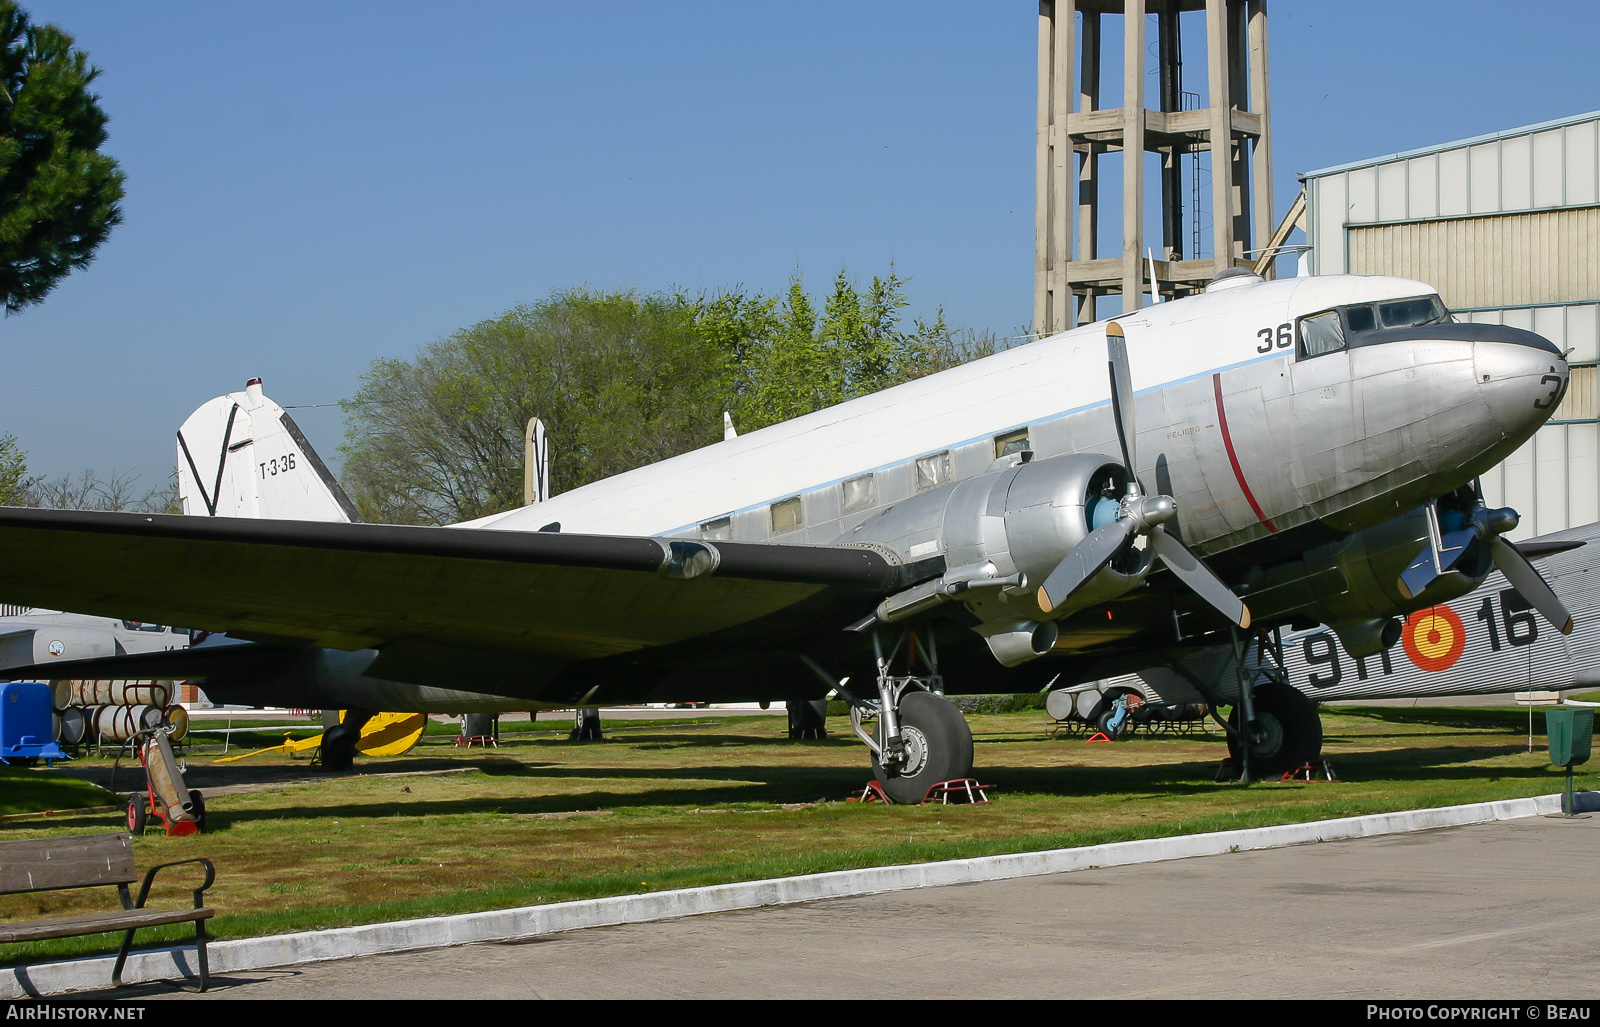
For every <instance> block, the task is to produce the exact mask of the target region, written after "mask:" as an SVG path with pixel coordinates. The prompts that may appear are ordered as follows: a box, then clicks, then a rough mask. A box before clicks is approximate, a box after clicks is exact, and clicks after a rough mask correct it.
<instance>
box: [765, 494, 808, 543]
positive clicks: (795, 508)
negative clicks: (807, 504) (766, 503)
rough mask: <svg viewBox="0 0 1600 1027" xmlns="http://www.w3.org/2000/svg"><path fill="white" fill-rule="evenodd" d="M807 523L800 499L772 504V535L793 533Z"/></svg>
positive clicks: (796, 497)
mask: <svg viewBox="0 0 1600 1027" xmlns="http://www.w3.org/2000/svg"><path fill="white" fill-rule="evenodd" d="M803 523H805V518H804V517H803V516H802V515H801V511H800V497H799V496H794V497H792V498H790V499H780V500H779V501H778V502H776V503H773V504H772V533H773V534H774V535H782V534H783V533H785V532H788V531H793V530H795V529H796V528H798V527H800V525H801V524H803Z"/></svg>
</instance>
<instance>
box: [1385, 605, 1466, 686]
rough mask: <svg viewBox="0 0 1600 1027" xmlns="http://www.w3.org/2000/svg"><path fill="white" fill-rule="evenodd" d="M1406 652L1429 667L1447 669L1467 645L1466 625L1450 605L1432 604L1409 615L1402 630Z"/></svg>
mask: <svg viewBox="0 0 1600 1027" xmlns="http://www.w3.org/2000/svg"><path fill="white" fill-rule="evenodd" d="M1400 641H1401V643H1402V644H1404V645H1405V647H1406V655H1407V656H1409V657H1411V662H1412V663H1415V664H1416V665H1417V666H1418V667H1421V668H1422V669H1423V670H1426V671H1441V670H1448V669H1449V668H1450V667H1451V666H1453V665H1454V664H1455V662H1456V661H1457V660H1459V659H1461V652H1462V650H1464V649H1465V648H1466V647H1467V629H1466V627H1465V626H1464V625H1462V623H1461V618H1460V617H1458V616H1456V611H1454V610H1452V609H1450V607H1448V606H1443V605H1440V606H1430V607H1428V608H1427V609H1426V610H1418V611H1417V612H1416V613H1413V614H1412V615H1411V616H1409V617H1407V618H1406V626H1405V629H1404V630H1403V631H1401V632H1400Z"/></svg>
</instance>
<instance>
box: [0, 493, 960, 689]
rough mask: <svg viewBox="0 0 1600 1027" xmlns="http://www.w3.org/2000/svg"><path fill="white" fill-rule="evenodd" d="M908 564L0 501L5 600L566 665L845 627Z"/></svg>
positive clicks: (688, 545)
mask: <svg viewBox="0 0 1600 1027" xmlns="http://www.w3.org/2000/svg"><path fill="white" fill-rule="evenodd" d="M918 566H919V565H912V566H911V567H903V566H898V565H896V564H895V563H894V562H892V561H891V559H890V558H887V557H886V556H884V555H881V554H879V553H878V552H876V551H872V550H867V549H862V548H845V547H826V546H795V545H789V546H782V545H758V544H750V543H736V542H717V543H715V544H711V543H701V542H693V541H686V540H666V539H663V540H657V539H654V538H630V537H610V536H596V535H572V534H561V533H559V532H516V531H495V530H481V529H477V530H475V529H459V528H427V527H407V526H398V525H380V524H345V523H327V522H303V521H272V520H255V519H242V518H228V517H208V518H198V517H184V516H171V515H161V514H119V513H95V512H81V511H62V510H29V509H13V508H0V602H7V603H20V604H28V605H32V606H39V607H48V608H51V609H66V610H75V611H78V612H82V613H96V614H105V615H107V616H116V617H134V618H138V619H140V620H147V621H155V622H159V623H164V624H180V625H183V626H185V627H191V628H204V629H208V630H212V631H225V632H228V633H229V634H230V635H233V636H236V637H243V638H250V639H255V640H260V641H268V642H279V643H286V644H301V645H314V646H322V647H326V648H333V649H347V650H348V649H360V648H372V647H379V646H391V647H395V646H398V647H400V648H404V646H406V645H413V646H415V645H422V646H429V645H432V646H442V647H447V648H449V649H453V650H457V651H459V650H477V651H491V652H498V653H503V654H517V653H523V654H528V655H530V656H538V657H543V658H546V659H547V660H550V661H554V662H559V663H562V664H567V663H573V662H578V661H582V660H589V659H595V658H599V657H604V656H611V655H616V654H620V653H626V652H631V651H635V650H639V649H644V648H648V647H653V646H662V645H668V644H671V643H674V642H682V641H685V640H688V639H693V638H697V637H700V636H704V635H708V634H712V633H714V632H719V631H724V630H727V629H729V628H734V627H737V626H739V625H742V624H746V623H748V622H750V621H753V620H757V619H760V618H763V617H769V616H772V615H774V614H779V613H781V612H783V611H785V610H789V609H791V608H794V607H796V606H798V605H800V604H805V605H806V607H807V608H808V609H813V610H814V609H815V608H816V607H817V605H818V603H817V602H816V600H817V599H818V597H821V598H823V599H824V600H827V601H825V602H824V603H823V605H825V606H828V607H830V608H831V607H834V606H837V607H838V608H839V610H840V611H841V612H840V614H839V615H840V617H841V618H843V619H841V621H840V627H843V626H844V624H846V623H848V622H849V620H851V619H854V617H858V616H860V614H861V613H864V612H867V611H870V610H871V608H872V606H873V604H874V603H875V602H876V601H877V600H878V599H880V598H881V597H882V596H884V595H886V594H888V593H890V592H892V591H894V590H895V589H897V588H901V587H904V583H905V582H906V581H907V579H908V577H909V578H910V579H911V580H915V577H914V576H913V575H912V573H911V572H912V571H913V570H914V568H916V567H918ZM941 569H942V568H941ZM941 569H932V570H930V572H929V574H928V575H926V576H932V575H936V574H938V573H940V570H941ZM845 611H849V612H851V613H852V614H853V615H852V616H849V617H846V616H845V615H844V612H845ZM830 615H831V613H830Z"/></svg>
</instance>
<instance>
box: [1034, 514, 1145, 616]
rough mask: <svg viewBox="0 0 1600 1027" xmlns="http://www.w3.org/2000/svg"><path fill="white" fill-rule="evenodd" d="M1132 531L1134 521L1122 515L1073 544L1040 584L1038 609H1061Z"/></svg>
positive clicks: (1125, 540)
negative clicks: (1070, 550)
mask: <svg viewBox="0 0 1600 1027" xmlns="http://www.w3.org/2000/svg"><path fill="white" fill-rule="evenodd" d="M1133 530H1134V529H1133V523H1132V522H1131V521H1129V520H1127V519H1125V518H1119V519H1117V520H1115V521H1112V522H1111V523H1110V524H1106V525H1102V526H1100V527H1098V528H1096V529H1095V530H1093V531H1091V532H1090V533H1089V535H1088V537H1087V538H1085V539H1084V540H1083V541H1082V542H1079V543H1078V544H1077V545H1076V546H1074V547H1073V549H1072V552H1070V553H1068V554H1067V556H1066V559H1064V560H1062V561H1061V562H1060V563H1058V564H1056V569H1055V570H1053V571H1051V572H1050V576H1049V577H1048V578H1045V579H1044V582H1043V584H1041V585H1040V586H1039V608H1040V609H1042V610H1044V612H1045V613H1052V612H1054V611H1055V610H1056V609H1058V608H1060V606H1061V604H1062V603H1064V602H1066V601H1067V598H1068V597H1069V596H1071V595H1072V593H1074V592H1076V591H1077V590H1078V589H1080V588H1082V587H1083V586H1084V583H1085V582H1087V581H1088V580H1089V579H1090V578H1092V577H1094V576H1095V575H1096V574H1099V573H1100V568H1102V567H1104V566H1105V565H1106V564H1108V563H1110V562H1111V558H1112V557H1113V556H1116V555H1117V550H1119V549H1121V548H1122V546H1123V543H1125V542H1127V541H1128V539H1129V538H1130V537H1131V536H1132V535H1133Z"/></svg>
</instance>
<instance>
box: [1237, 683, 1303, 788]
mask: <svg viewBox="0 0 1600 1027" xmlns="http://www.w3.org/2000/svg"><path fill="white" fill-rule="evenodd" d="M1251 700H1252V702H1251V705H1252V706H1253V707H1254V708H1255V721H1254V722H1253V724H1251V725H1250V726H1249V727H1248V728H1247V730H1246V731H1245V732H1244V734H1245V735H1247V736H1248V738H1249V744H1250V770H1251V773H1252V774H1253V775H1254V776H1255V777H1257V778H1264V777H1268V776H1271V777H1278V776H1280V775H1282V774H1284V773H1285V772H1287V771H1290V770H1293V769H1294V768H1295V767H1298V766H1299V765H1300V764H1302V763H1309V762H1310V761H1312V760H1314V759H1316V758H1317V757H1319V756H1320V755H1322V718H1321V717H1320V716H1319V715H1318V714H1317V706H1316V704H1315V703H1313V702H1312V701H1311V700H1310V699H1308V698H1306V697H1305V696H1304V695H1303V694H1301V693H1300V692H1297V691H1295V690H1294V689H1293V688H1290V687H1289V686H1288V685H1285V684H1283V683H1282V682H1279V681H1268V682H1266V683H1264V684H1261V685H1257V686H1256V690H1255V694H1254V695H1253V696H1251ZM1242 706H1243V704H1242V703H1241V704H1240V705H1239V706H1235V707H1234V708H1233V715H1232V716H1230V717H1229V718H1228V725H1229V726H1230V727H1232V728H1233V729H1234V730H1233V731H1230V732H1228V758H1229V760H1230V761H1231V762H1232V763H1233V765H1234V766H1236V767H1237V766H1240V765H1241V760H1240V755H1241V750H1242V749H1243V747H1244V744H1243V741H1242V740H1241V737H1240V734H1239V732H1238V728H1239V720H1240V717H1239V714H1240V710H1241V707H1242Z"/></svg>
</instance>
